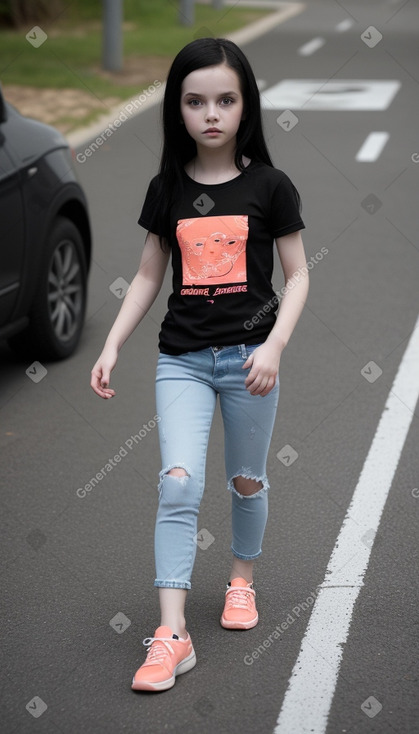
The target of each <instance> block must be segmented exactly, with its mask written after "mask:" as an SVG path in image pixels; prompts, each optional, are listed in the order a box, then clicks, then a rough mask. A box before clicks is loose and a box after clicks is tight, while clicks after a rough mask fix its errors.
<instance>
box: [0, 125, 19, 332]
mask: <svg viewBox="0 0 419 734" xmlns="http://www.w3.org/2000/svg"><path fill="white" fill-rule="evenodd" d="M5 127H6V122H1V123H0V327H1V326H3V324H5V323H6V322H7V321H8V320H9V319H10V318H11V316H12V313H13V309H14V306H15V303H16V300H17V297H18V294H19V288H20V280H21V273H22V264H23V255H24V243H25V224H24V217H23V200H22V192H21V186H20V175H19V170H18V167H17V166H15V164H14V163H13V160H12V158H11V157H10V155H9V153H8V151H7V141H6V136H5Z"/></svg>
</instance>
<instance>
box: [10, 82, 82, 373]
mask: <svg viewBox="0 0 419 734" xmlns="http://www.w3.org/2000/svg"><path fill="white" fill-rule="evenodd" d="M91 246H92V245H91V231H90V223H89V214H88V206H87V201H86V197H85V195H84V192H83V190H82V188H81V186H80V184H79V183H78V181H77V179H76V176H75V172H74V167H73V161H72V153H71V149H70V147H69V144H68V142H67V141H66V140H65V138H64V137H63V136H62V135H61V133H59V132H58V131H57V130H55V129H54V128H53V127H50V126H49V125H44V124H43V123H40V122H36V121H35V120H31V119H28V118H26V117H23V116H22V115H20V114H19V113H18V112H17V111H16V110H15V109H14V108H13V107H12V106H11V105H10V104H8V103H7V102H6V101H5V99H4V97H3V94H2V91H1V88H0V339H7V341H8V343H9V345H10V346H11V347H12V349H13V350H14V351H17V352H18V353H19V354H21V355H22V356H25V357H30V358H33V359H44V360H47V359H62V358H64V357H68V356H69V355H70V354H71V353H72V352H73V351H74V349H75V348H76V346H77V343H78V341H79V338H80V335H81V332H82V329H83V322H84V315H85V309H86V300H87V279H88V273H89V267H90V262H91Z"/></svg>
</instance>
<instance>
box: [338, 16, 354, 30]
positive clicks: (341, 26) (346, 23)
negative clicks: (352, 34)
mask: <svg viewBox="0 0 419 734" xmlns="http://www.w3.org/2000/svg"><path fill="white" fill-rule="evenodd" d="M353 24H354V22H353V20H351V19H350V18H345V20H341V21H340V23H338V24H337V26H336V27H335V31H337V32H338V33H345V31H349V29H350V28H352V26H353Z"/></svg>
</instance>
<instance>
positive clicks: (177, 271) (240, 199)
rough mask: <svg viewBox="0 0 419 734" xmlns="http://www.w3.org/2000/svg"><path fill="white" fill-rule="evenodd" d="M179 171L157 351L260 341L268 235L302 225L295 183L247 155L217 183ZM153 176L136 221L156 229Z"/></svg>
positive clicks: (266, 320)
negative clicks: (169, 278) (233, 173)
mask: <svg viewBox="0 0 419 734" xmlns="http://www.w3.org/2000/svg"><path fill="white" fill-rule="evenodd" d="M183 178H184V190H183V195H182V196H181V197H179V200H178V201H176V202H175V204H174V205H173V206H172V209H171V213H170V247H171V251H172V266H173V293H172V294H171V296H170V297H169V301H168V309H169V310H168V312H167V314H166V316H165V318H164V320H163V323H162V327H161V331H160V335H159V348H160V351H161V352H163V353H164V354H174V355H176V354H183V353H185V352H191V351H196V350H198V349H205V348H207V347H210V346H232V345H235V344H259V343H261V342H263V341H265V339H266V338H267V337H268V335H269V332H270V331H271V329H272V327H273V325H274V323H275V319H276V310H277V306H278V301H277V298H276V296H275V292H274V290H273V287H272V271H273V254H274V247H273V244H274V243H273V240H274V238H276V237H282V236H284V235H287V234H291V233H292V232H296V231H297V230H300V229H303V228H304V223H303V221H302V219H301V217H300V212H299V202H298V196H297V194H296V190H295V188H294V186H293V184H292V183H291V181H290V179H289V178H288V176H287V175H286V174H285V173H284V172H283V171H280V170H278V169H276V168H272V167H271V166H268V165H266V164H264V163H258V162H253V161H251V162H250V163H249V165H248V166H247V168H246V170H245V171H244V172H242V173H241V174H240V175H238V176H237V177H236V178H233V179H231V180H230V181H226V182H225V183H221V184H202V183H197V182H196V181H194V180H193V179H191V178H190V177H189V176H188V175H187V174H186V172H184V176H183ZM157 181H158V176H155V177H154V178H153V179H152V180H151V182H150V185H149V188H148V191H147V195H146V198H145V202H144V205H143V208H142V211H141V216H140V218H139V220H138V222H139V224H140V225H141V226H142V227H144V228H145V229H147V230H148V231H150V232H153V233H154V234H157V235H158V234H160V225H159V221H160V220H159V212H158V211H156V208H155V205H154V201H155V195H156V190H157Z"/></svg>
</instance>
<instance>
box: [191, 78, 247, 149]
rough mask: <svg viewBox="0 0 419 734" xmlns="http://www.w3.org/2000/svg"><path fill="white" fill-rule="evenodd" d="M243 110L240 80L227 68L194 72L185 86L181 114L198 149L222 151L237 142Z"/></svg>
mask: <svg viewBox="0 0 419 734" xmlns="http://www.w3.org/2000/svg"><path fill="white" fill-rule="evenodd" d="M243 107H244V105H243V97H242V93H241V91H240V81H239V77H238V75H237V73H236V72H235V71H234V69H231V68H230V67H229V66H226V65H225V64H218V65H217V66H206V67H204V68H203V69H197V70H196V71H192V72H191V73H190V74H188V76H186V77H185V78H184V80H183V82H182V88H181V96H180V112H181V116H182V119H183V122H184V123H185V127H186V130H187V131H188V133H189V135H190V136H191V138H193V139H194V140H195V142H196V144H197V146H203V147H205V148H221V147H222V146H224V145H226V144H227V143H229V142H230V141H231V140H234V141H235V137H236V133H237V130H238V128H239V125H240V121H241V119H242V117H243Z"/></svg>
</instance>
